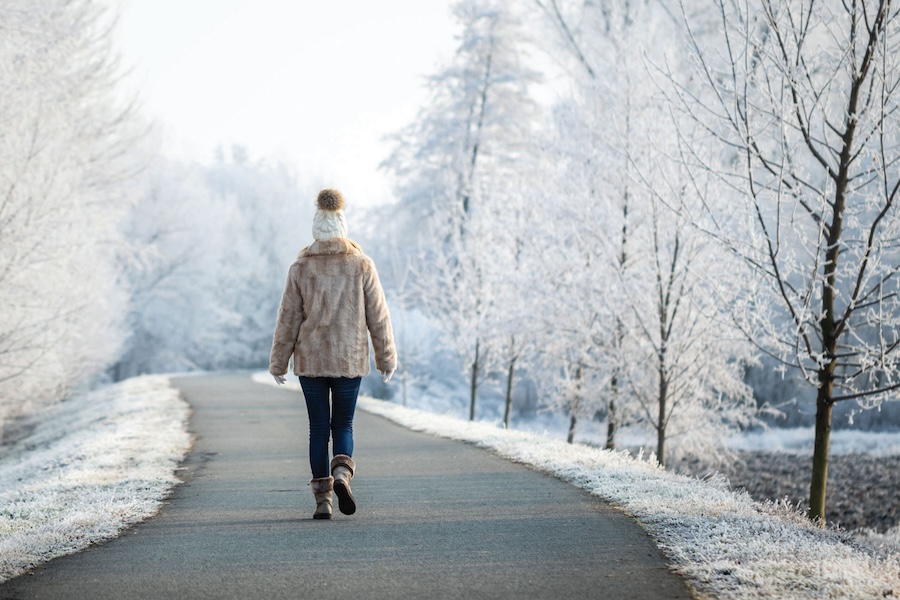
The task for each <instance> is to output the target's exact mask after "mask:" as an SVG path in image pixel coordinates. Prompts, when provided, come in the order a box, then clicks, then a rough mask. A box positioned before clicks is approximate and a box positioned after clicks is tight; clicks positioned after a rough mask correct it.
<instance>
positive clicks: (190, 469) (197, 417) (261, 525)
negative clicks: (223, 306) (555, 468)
mask: <svg viewBox="0 0 900 600" xmlns="http://www.w3.org/2000/svg"><path fill="white" fill-rule="evenodd" d="M174 383H175V384H176V385H177V386H178V387H179V388H180V389H181V390H182V392H183V394H184V396H185V398H186V399H187V400H188V402H190V404H191V406H192V407H193V409H194V414H193V417H192V421H191V428H192V431H193V432H194V433H195V435H196V444H195V447H194V450H193V452H192V453H191V454H190V455H189V457H188V459H187V461H186V463H185V465H184V467H185V468H184V470H183V471H181V475H182V477H183V479H184V484H182V485H180V486H179V487H178V488H176V489H175V491H174V493H173V494H172V496H171V497H170V498H169V500H168V501H167V502H166V504H165V505H164V506H163V508H162V510H161V511H160V513H159V514H158V515H157V516H155V517H153V518H152V519H150V520H148V521H146V522H145V523H143V524H141V525H138V526H136V527H134V528H132V529H130V530H128V531H127V532H125V533H124V534H123V535H122V536H121V537H119V538H117V539H115V540H112V541H110V542H108V543H105V544H102V545H100V546H96V547H94V548H92V549H89V550H86V551H84V552H80V553H78V554H74V555H71V556H67V557H63V558H60V559H57V560H55V561H52V562H50V563H48V564H47V565H44V566H42V567H40V568H38V569H36V570H35V572H34V573H33V574H29V575H24V576H21V577H18V578H16V579H13V580H10V581H8V582H6V583H5V584H3V585H0V600H6V599H17V600H25V599H30V598H40V599H54V598H59V599H67V600H80V599H83V600H98V599H107V598H109V599H112V598H115V599H128V598H160V599H162V598H186V599H187V598H190V599H199V598H216V599H225V598H240V599H241V600H244V599H269V598H276V599H277V598H291V599H294V598H310V599H312V598H315V599H324V598H355V599H359V600H368V599H379V598H386V599H387V598H390V599H404V598H429V599H432V598H433V599H442V598H466V599H473V598H490V599H491V600H497V599H503V598H510V599H516V600H521V599H526V598H542V599H552V600H562V599H564V598H578V599H580V600H585V599H590V598H603V599H605V598H609V599H628V598H636V599H638V598H641V599H642V598H646V599H654V600H655V599H663V598H690V597H691V596H690V593H689V591H688V589H687V587H686V585H685V584H684V582H683V581H682V580H681V579H680V578H679V577H677V576H676V575H674V574H672V573H671V572H670V571H669V570H668V568H667V567H666V564H665V561H664V560H663V558H662V556H661V554H660V552H659V550H658V549H657V548H656V546H655V545H654V543H653V542H652V541H651V540H650V538H649V537H648V536H647V535H646V534H645V532H644V531H643V530H642V529H641V527H640V526H639V525H638V524H636V523H635V522H633V521H632V520H630V519H629V518H628V517H626V516H625V515H623V514H622V513H621V512H619V511H618V510H616V509H614V508H612V507H610V506H608V505H606V504H604V503H603V502H601V501H600V500H598V499H597V498H595V497H592V496H591V495H589V494H588V493H586V492H584V491H582V490H579V489H577V488H575V487H573V486H571V485H569V484H567V483H564V482H562V481H559V480H557V479H555V478H553V477H550V476H547V475H544V474H541V473H538V472H535V471H533V470H530V469H528V468H527V467H524V466H521V465H517V464H514V463H511V462H509V461H507V460H504V459H501V458H499V457H497V456H495V455H493V454H491V453H490V452H488V451H486V450H482V449H479V448H475V447H473V446H471V445H468V444H465V443H461V442H455V441H449V440H444V439H439V438H435V437H431V436H428V435H425V434H421V433H415V432H411V431H408V430H406V429H403V428H401V427H399V426H397V425H394V424H393V423H391V422H389V421H387V420H385V419H383V418H381V417H377V416H374V415H370V414H367V413H365V412H363V411H359V412H358V413H357V420H356V423H355V428H354V429H355V439H356V449H355V451H354V459H355V460H356V463H357V475H356V477H355V478H354V479H353V492H354V495H355V496H356V500H357V505H358V510H357V512H356V514H354V515H352V516H345V515H342V514H340V513H339V512H337V510H336V514H335V518H334V519H333V520H331V521H323V520H313V519H312V513H313V509H314V508H315V503H314V501H313V495H312V493H311V491H310V489H309V486H308V481H309V477H310V475H309V464H308V461H307V451H306V439H307V421H306V410H305V406H304V405H303V400H302V397H301V396H300V394H299V393H298V392H292V391H289V390H284V389H277V388H274V387H269V386H263V385H259V384H255V383H253V382H251V381H250V379H249V377H248V376H247V375H245V374H241V375H227V376H203V377H185V378H180V379H176V380H175V382H174ZM336 508H337V507H336V503H335V509H336Z"/></svg>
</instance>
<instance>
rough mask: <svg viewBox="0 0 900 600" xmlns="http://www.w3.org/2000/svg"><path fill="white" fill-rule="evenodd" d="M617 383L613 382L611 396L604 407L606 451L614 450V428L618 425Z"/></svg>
mask: <svg viewBox="0 0 900 600" xmlns="http://www.w3.org/2000/svg"><path fill="white" fill-rule="evenodd" d="M617 385H618V384H617V383H616V382H615V380H614V381H613V389H612V396H610V399H609V403H608V404H607V406H606V449H607V450H615V449H616V428H617V427H618V425H619V422H618V418H619V417H618V415H617V414H616V395H617V394H618V393H619V392H618V389H617Z"/></svg>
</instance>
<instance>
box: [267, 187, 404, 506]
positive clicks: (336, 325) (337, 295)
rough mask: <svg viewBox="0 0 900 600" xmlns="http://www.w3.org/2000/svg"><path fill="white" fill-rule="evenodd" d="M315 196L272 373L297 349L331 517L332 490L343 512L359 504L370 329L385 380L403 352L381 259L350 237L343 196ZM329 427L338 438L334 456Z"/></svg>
mask: <svg viewBox="0 0 900 600" xmlns="http://www.w3.org/2000/svg"><path fill="white" fill-rule="evenodd" d="M316 204H317V206H318V210H317V211H316V216H315V218H314V219H313V238H314V239H315V242H314V243H313V244H312V245H311V246H309V247H307V248H304V249H303V250H301V251H300V254H299V255H298V256H297V260H295V261H294V264H292V265H291V268H290V270H289V271H288V277H287V283H286V284H285V286H284V295H283V296H282V297H281V308H280V309H279V310H278V323H277V324H276V325H275V336H274V339H273V340H272V354H271V356H270V357H269V373H271V374H272V375H273V376H274V377H275V381H277V382H278V383H279V384H281V383H284V376H285V375H286V374H287V370H288V361H289V360H290V359H291V357H293V360H294V374H295V375H298V376H299V377H300V386H301V387H302V388H303V395H304V397H305V398H306V409H307V411H308V413H309V464H310V467H311V468H312V480H311V481H310V486H311V487H312V490H313V494H314V495H315V497H316V511H315V513H313V518H314V519H330V518H331V512H332V508H331V506H332V491H333V492H334V493H335V494H337V497H338V508H340V510H341V512H342V513H344V514H346V515H352V514H353V513H354V512H356V500H355V499H354V497H353V492H352V491H351V490H350V479H351V478H352V477H353V475H354V473H355V472H356V463H354V461H353V458H352V457H353V415H354V413H355V412H356V398H357V395H358V394H359V383H360V380H361V379H362V378H363V377H365V376H366V375H368V374H369V339H368V337H369V335H371V336H372V346H373V348H374V349H375V367H376V368H377V369H378V370H379V371H380V372H381V375H382V377H384V381H385V382H388V381H389V380H390V378H391V375H393V373H394V370H395V369H396V368H397V352H396V350H395V349H394V334H393V330H392V329H391V317H390V315H389V314H388V308H387V304H386V303H385V299H384V291H383V290H382V289H381V283H380V282H379V280H378V273H377V272H376V271H375V264H374V263H373V262H372V259H371V258H369V257H368V256H366V255H365V254H363V251H362V249H361V248H360V247H359V246H358V245H357V244H356V243H355V242H353V241H351V240H349V239H348V238H347V221H346V219H345V218H344V210H343V209H344V198H343V196H341V193H340V192H339V191H337V190H334V189H324V190H322V191H321V192H319V197H318V199H317V201H316ZM367 332H368V333H367ZM329 393H330V396H331V398H330V403H329ZM329 433H330V434H331V437H332V439H333V442H334V444H333V448H332V449H333V451H334V458H332V459H331V462H330V463H329V461H328V456H329V455H328V438H329ZM329 467H330V468H329Z"/></svg>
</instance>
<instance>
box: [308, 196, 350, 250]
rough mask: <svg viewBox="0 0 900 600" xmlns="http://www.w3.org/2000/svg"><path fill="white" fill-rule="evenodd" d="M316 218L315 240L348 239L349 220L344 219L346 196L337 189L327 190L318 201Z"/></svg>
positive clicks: (314, 219) (314, 227)
mask: <svg viewBox="0 0 900 600" xmlns="http://www.w3.org/2000/svg"><path fill="white" fill-rule="evenodd" d="M316 207H317V209H318V210H316V216H315V217H313V238H314V239H316V240H331V239H334V238H345V237H347V219H346V218H344V196H343V195H341V193H340V192H339V191H337V190H335V189H332V188H325V189H324V190H322V191H321V192H319V197H318V198H317V199H316Z"/></svg>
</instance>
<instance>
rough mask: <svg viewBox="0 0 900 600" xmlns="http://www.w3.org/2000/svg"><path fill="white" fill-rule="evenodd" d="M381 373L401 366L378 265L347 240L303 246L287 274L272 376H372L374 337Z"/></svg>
mask: <svg viewBox="0 0 900 600" xmlns="http://www.w3.org/2000/svg"><path fill="white" fill-rule="evenodd" d="M368 334H370V335H371V336H372V346H373V347H374V349H375V366H376V368H377V369H378V370H379V371H391V372H393V371H394V370H395V369H396V368H397V352H396V350H395V349H394V333H393V330H392V328H391V317H390V315H389V314H388V308H387V304H386V303H385V299H384V291H383V290H382V289H381V282H380V281H379V280H378V273H377V272H376V271H375V264H374V263H373V262H372V259H370V258H369V257H368V256H366V255H365V254H363V251H362V249H361V248H360V247H359V246H358V245H356V243H354V242H352V241H350V240H348V239H346V238H335V239H329V240H320V241H317V242H315V243H313V244H312V245H311V246H309V247H308V248H304V249H303V250H302V251H301V252H300V254H299V255H298V256H297V260H295V261H294V264H292V265H291V268H290V270H289V271H288V277H287V283H286V284H285V288H284V295H283V296H282V298H281V308H280V309H279V311H278V323H277V324H276V326H275V336H274V339H273V341H272V354H271V356H270V357H269V372H270V373H271V374H272V375H285V374H286V373H287V370H288V360H289V359H290V358H291V357H292V356H293V358H294V374H295V375H304V376H307V377H363V376H365V375H368V374H369V338H368Z"/></svg>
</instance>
